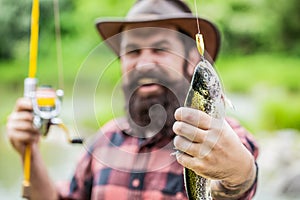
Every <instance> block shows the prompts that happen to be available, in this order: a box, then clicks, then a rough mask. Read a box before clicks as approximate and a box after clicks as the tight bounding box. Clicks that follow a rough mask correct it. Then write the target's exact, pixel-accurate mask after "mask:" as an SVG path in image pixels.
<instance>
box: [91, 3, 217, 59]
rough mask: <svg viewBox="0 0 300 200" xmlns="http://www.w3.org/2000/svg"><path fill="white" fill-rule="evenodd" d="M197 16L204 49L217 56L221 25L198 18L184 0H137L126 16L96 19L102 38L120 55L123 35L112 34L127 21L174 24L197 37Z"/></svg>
mask: <svg viewBox="0 0 300 200" xmlns="http://www.w3.org/2000/svg"><path fill="white" fill-rule="evenodd" d="M197 20H198V22H199V26H200V31H201V34H202V35H203V37H204V43H205V50H206V51H207V53H208V55H209V56H210V57H211V58H212V59H213V60H215V59H216V57H217V54H218V52H219V47H220V34H219V31H218V29H217V28H216V26H215V25H214V24H212V23H211V22H209V21H208V20H205V19H203V18H199V17H198V18H196V17H195V16H194V15H193V14H192V11H191V10H190V8H189V7H188V6H187V5H186V4H185V3H184V2H183V1H181V0H137V2H136V3H135V4H134V5H133V6H132V8H131V9H130V10H129V12H128V13H127V16H126V17H125V18H100V19H97V20H96V27H97V30H98V32H99V33H100V35H101V36H102V38H103V40H105V41H106V42H107V44H108V45H109V46H110V47H111V48H112V49H113V51H114V52H115V53H116V54H117V55H119V53H120V37H117V39H110V38H111V37H112V36H115V35H117V34H118V33H121V32H122V31H123V29H124V27H125V26H126V25H139V26H140V25H141V24H142V26H145V27H156V26H158V25H173V26H175V27H177V28H178V30H179V31H181V32H184V33H186V34H187V35H188V36H190V37H192V38H195V34H196V33H198V28H197Z"/></svg>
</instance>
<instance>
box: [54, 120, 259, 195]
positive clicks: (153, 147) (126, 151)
mask: <svg viewBox="0 0 300 200" xmlns="http://www.w3.org/2000/svg"><path fill="white" fill-rule="evenodd" d="M227 121H228V122H229V124H230V125H231V127H232V128H233V129H234V130H235V132H236V133H237V134H238V135H239V137H240V139H241V141H242V143H243V144H244V145H245V146H246V147H247V148H248V150H249V151H250V152H251V153H252V154H253V156H254V157H255V158H256V157H257V155H258V147H257V144H256V143H255V141H254V139H253V138H252V136H251V135H250V134H249V133H248V132H247V131H246V130H245V129H244V128H242V127H241V126H240V125H239V123H237V122H236V121H234V120H232V119H228V120H227ZM126 126H127V123H126V122H125V121H124V120H121V121H120V120H118V121H116V120H114V121H112V122H110V123H108V124H107V125H106V126H104V127H103V128H102V129H101V132H100V133H99V134H98V138H96V139H95V140H94V143H93V144H92V145H91V146H90V147H89V149H88V151H87V153H86V154H85V155H83V157H82V158H81V160H80V162H79V163H78V165H77V169H76V171H75V174H74V176H73V178H72V180H71V181H70V182H68V183H63V184H61V185H59V187H58V190H59V192H60V196H61V199H81V200H83V199H107V200H114V199H118V200H122V199H130V200H131V199H155V200H158V199H165V200H167V199H168V200H171V199H178V200H179V199H180V200H182V199H187V197H186V193H185V189H184V181H183V167H182V166H181V165H180V164H178V163H177V162H176V159H175V156H170V154H171V153H172V152H174V149H173V143H172V141H170V140H169V139H168V140H167V139H165V140H160V141H159V142H158V143H157V142H155V143H154V142H153V141H151V140H142V139H141V138H137V137H133V136H130V135H127V134H126V133H125V132H124V131H122V130H126V129H127V128H128V127H126ZM256 182H257V181H255V183H254V185H253V186H252V187H251V188H250V189H249V190H248V191H247V192H246V193H245V194H244V195H243V197H242V198H240V199H243V200H250V199H251V198H252V197H253V196H254V194H255V190H256V185H257V183H256Z"/></svg>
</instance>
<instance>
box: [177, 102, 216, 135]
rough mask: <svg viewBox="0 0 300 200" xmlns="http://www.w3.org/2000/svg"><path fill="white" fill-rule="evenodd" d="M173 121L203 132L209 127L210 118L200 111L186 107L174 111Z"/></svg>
mask: <svg viewBox="0 0 300 200" xmlns="http://www.w3.org/2000/svg"><path fill="white" fill-rule="evenodd" d="M174 116H175V119H176V120H178V121H183V122H186V123H188V124H190V125H193V126H195V127H198V128H201V129H203V130H208V129H209V128H210V127H211V117H210V116H209V115H208V114H206V113H204V112H202V111H200V110H196V109H193V108H188V107H180V108H178V109H177V110H176V111H175V114H174Z"/></svg>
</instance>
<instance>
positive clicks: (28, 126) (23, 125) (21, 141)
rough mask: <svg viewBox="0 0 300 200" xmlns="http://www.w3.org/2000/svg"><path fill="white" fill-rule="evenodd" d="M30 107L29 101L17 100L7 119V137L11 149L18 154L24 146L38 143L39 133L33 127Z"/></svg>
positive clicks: (24, 99)
mask: <svg viewBox="0 0 300 200" xmlns="http://www.w3.org/2000/svg"><path fill="white" fill-rule="evenodd" d="M31 111H32V105H31V101H30V99H27V98H20V99H18V100H17V102H16V105H15V108H14V110H13V112H12V113H11V114H10V115H9V116H8V118H7V124H6V129H7V136H8V138H9V140H10V142H11V144H12V145H13V147H14V148H15V149H16V150H17V151H18V152H20V153H22V152H23V150H24V147H25V145H27V144H32V143H35V142H37V141H38V139H39V131H38V130H37V129H36V128H35V127H34V125H33V114H32V112H31Z"/></svg>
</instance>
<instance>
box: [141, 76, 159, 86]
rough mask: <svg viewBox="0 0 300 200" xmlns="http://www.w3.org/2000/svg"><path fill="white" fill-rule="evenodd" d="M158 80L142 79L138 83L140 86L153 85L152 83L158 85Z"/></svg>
mask: <svg viewBox="0 0 300 200" xmlns="http://www.w3.org/2000/svg"><path fill="white" fill-rule="evenodd" d="M157 82H158V81H157V79H154V78H142V79H140V80H139V81H138V84H139V85H147V84H152V83H157Z"/></svg>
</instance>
